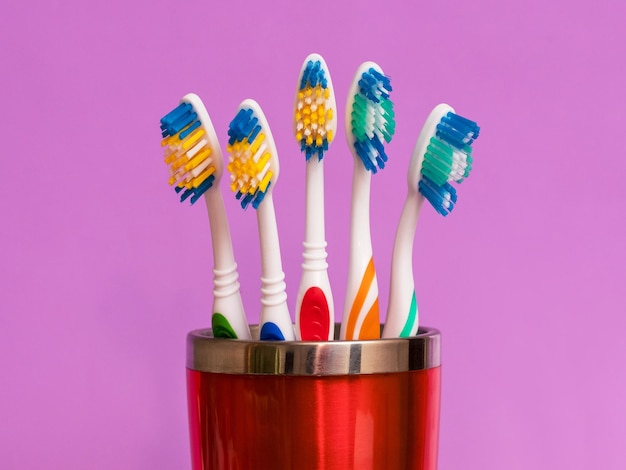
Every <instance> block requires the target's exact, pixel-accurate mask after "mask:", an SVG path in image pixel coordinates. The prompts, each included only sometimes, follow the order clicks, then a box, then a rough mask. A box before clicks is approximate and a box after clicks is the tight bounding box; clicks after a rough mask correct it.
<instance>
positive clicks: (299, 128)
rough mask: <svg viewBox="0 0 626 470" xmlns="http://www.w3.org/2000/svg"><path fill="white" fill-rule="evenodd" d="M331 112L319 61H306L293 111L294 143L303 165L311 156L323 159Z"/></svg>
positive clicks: (329, 139)
mask: <svg viewBox="0 0 626 470" xmlns="http://www.w3.org/2000/svg"><path fill="white" fill-rule="evenodd" d="M334 108H335V103H334V100H332V99H331V90H330V88H329V87H328V78H327V76H326V71H325V70H324V68H323V67H322V64H321V62H320V61H319V60H315V61H313V60H309V61H308V62H307V64H306V67H305V69H304V71H303V73H302V79H301V80H300V86H299V90H298V96H297V102H296V110H295V124H296V125H295V132H296V141H297V142H298V143H299V144H300V150H301V151H302V152H304V154H305V156H306V159H307V161H308V160H309V159H310V158H311V157H312V156H313V155H317V158H318V160H321V159H322V158H324V152H325V151H326V150H328V144H330V143H331V142H332V140H333V138H334V130H333V128H332V120H333V117H334V114H335V111H336V110H335V109H334Z"/></svg>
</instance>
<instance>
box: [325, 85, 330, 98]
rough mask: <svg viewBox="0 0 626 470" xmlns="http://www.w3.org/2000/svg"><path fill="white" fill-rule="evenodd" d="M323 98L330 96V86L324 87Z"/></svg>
mask: <svg viewBox="0 0 626 470" xmlns="http://www.w3.org/2000/svg"><path fill="white" fill-rule="evenodd" d="M324 98H326V99H329V98H330V88H324Z"/></svg>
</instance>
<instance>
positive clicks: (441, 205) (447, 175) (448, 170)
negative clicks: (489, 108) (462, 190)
mask: <svg viewBox="0 0 626 470" xmlns="http://www.w3.org/2000/svg"><path fill="white" fill-rule="evenodd" d="M479 133H480V127H478V125H477V124H476V123H475V122H474V121H470V120H469V119H466V118H464V117H462V116H459V115H458V114H456V113H455V112H454V109H453V108H452V107H450V106H448V105H447V104H440V105H438V106H436V107H435V109H433V111H432V112H431V113H430V115H429V116H428V119H427V120H426V123H425V124H424V127H423V128H422V131H421V132H420V136H419V139H418V141H417V144H416V145H415V150H414V151H413V157H412V158H411V165H410V167H409V187H411V188H417V190H418V191H419V192H420V193H421V194H422V195H423V196H424V197H425V198H426V199H428V202H430V204H431V205H432V206H433V207H434V208H435V210H436V211H437V212H439V213H440V214H441V215H443V216H446V215H448V214H449V213H450V212H451V211H452V209H454V205H455V204H456V201H457V194H456V190H455V189H454V187H453V186H452V185H451V184H450V183H453V182H454V183H461V182H462V181H463V180H464V179H465V178H467V177H468V176H469V174H470V172H471V170H472V161H473V159H472V144H473V142H474V140H476V138H478V135H479Z"/></svg>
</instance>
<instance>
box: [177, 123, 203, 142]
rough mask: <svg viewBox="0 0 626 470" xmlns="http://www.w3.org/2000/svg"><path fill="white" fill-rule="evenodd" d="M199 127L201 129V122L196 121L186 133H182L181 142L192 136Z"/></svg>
mask: <svg viewBox="0 0 626 470" xmlns="http://www.w3.org/2000/svg"><path fill="white" fill-rule="evenodd" d="M198 127H200V121H199V120H195V121H194V122H193V123H192V124H191V125H190V126H189V127H188V128H187V129H185V130H184V131H181V133H180V136H179V138H180V140H183V139H184V138H185V137H187V136H188V135H189V134H191V133H192V132H193V131H194V130H196V129H197V128H198Z"/></svg>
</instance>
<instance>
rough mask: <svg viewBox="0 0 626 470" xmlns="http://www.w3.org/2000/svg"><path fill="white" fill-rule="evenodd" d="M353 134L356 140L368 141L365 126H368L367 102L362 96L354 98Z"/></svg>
mask: <svg viewBox="0 0 626 470" xmlns="http://www.w3.org/2000/svg"><path fill="white" fill-rule="evenodd" d="M351 115H352V134H353V135H354V137H355V138H356V140H364V139H366V138H367V137H366V135H365V126H366V124H367V100H366V99H365V98H363V96H361V95H355V96H354V105H353V106H352V114H351Z"/></svg>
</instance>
